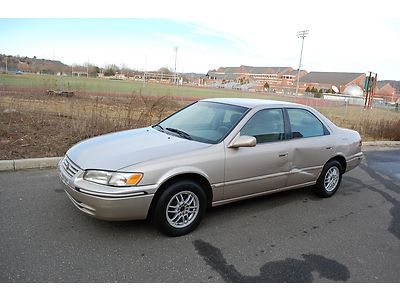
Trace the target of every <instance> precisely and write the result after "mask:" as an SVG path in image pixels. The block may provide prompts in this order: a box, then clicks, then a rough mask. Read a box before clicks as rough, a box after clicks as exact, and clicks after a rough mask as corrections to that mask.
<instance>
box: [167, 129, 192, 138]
mask: <svg viewBox="0 0 400 300" xmlns="http://www.w3.org/2000/svg"><path fill="white" fill-rule="evenodd" d="M165 129H167V130H168V131H171V132H175V133H177V134H179V135H180V136H181V137H183V138H185V139H188V140H191V139H192V137H191V136H190V134H189V133H187V132H184V131H182V130H180V129H176V128H171V127H167V128H165Z"/></svg>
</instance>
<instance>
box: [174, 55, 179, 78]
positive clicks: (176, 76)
mask: <svg viewBox="0 0 400 300" xmlns="http://www.w3.org/2000/svg"><path fill="white" fill-rule="evenodd" d="M174 51H175V69H174V73H175V76H174V77H175V78H174V82H175V84H176V85H177V84H178V80H177V79H178V74H176V59H177V57H178V47H174Z"/></svg>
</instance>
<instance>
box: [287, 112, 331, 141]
mask: <svg viewBox="0 0 400 300" xmlns="http://www.w3.org/2000/svg"><path fill="white" fill-rule="evenodd" d="M287 112H288V115H289V121H290V126H291V128H292V137H293V138H306V137H314V136H322V135H325V132H326V130H325V129H324V125H322V123H321V121H320V120H319V119H318V118H317V117H316V116H314V115H313V114H312V113H311V112H309V111H308V110H305V109H298V108H288V109H287Z"/></svg>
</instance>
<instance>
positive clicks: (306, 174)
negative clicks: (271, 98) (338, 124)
mask: <svg viewBox="0 0 400 300" xmlns="http://www.w3.org/2000/svg"><path fill="white" fill-rule="evenodd" d="M286 112H287V116H288V120H289V124H290V128H291V140H290V141H289V142H288V146H289V147H288V149H289V151H288V156H289V160H290V163H291V166H290V173H289V176H288V182H287V186H295V185H301V184H305V183H310V182H314V181H316V180H317V179H318V176H319V174H320V172H321V170H322V168H323V166H324V164H325V163H326V162H327V161H328V160H329V159H330V158H331V157H332V155H333V154H334V152H335V147H334V145H333V144H332V138H331V136H330V132H329V131H328V129H327V128H326V127H325V126H324V124H323V123H322V122H321V121H320V120H319V119H318V118H317V117H316V116H315V115H314V114H313V113H312V112H311V111H309V110H307V109H303V108H287V109H286Z"/></svg>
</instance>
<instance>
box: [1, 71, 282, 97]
mask: <svg viewBox="0 0 400 300" xmlns="http://www.w3.org/2000/svg"><path fill="white" fill-rule="evenodd" d="M1 85H5V86H15V87H25V88H34V89H44V90H72V91H75V92H78V91H80V92H87V93H90V92H92V93H110V94H119V93H122V94H131V93H141V94H142V95H148V96H170V97H174V98H186V97H187V98H211V97H240V98H245V97H251V98H254V97H255V93H254V92H242V91H235V90H226V89H213V88H201V87H192V86H173V85H167V84H158V83H151V82H150V83H146V84H144V83H143V82H137V81H131V80H129V81H128V80H110V79H101V78H78V77H61V76H46V75H30V74H24V75H10V74H8V75H5V74H0V86H1ZM256 95H257V96H256V97H257V98H265V99H277V100H282V99H285V98H284V97H283V96H280V95H266V94H262V93H257V94H256Z"/></svg>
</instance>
